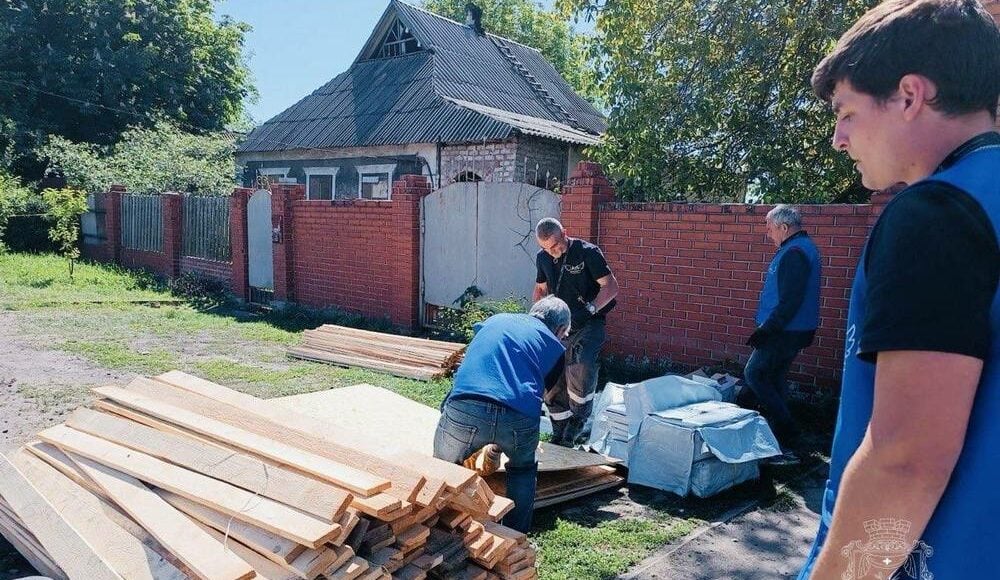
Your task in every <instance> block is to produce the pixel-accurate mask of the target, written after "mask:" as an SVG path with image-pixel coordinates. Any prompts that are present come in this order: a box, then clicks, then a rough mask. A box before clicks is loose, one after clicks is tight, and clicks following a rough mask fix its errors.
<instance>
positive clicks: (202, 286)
mask: <svg viewBox="0 0 1000 580" xmlns="http://www.w3.org/2000/svg"><path fill="white" fill-rule="evenodd" d="M167 286H168V287H169V288H170V293H171V294H173V295H174V296H177V297H178V298H183V299H185V300H187V301H188V302H191V303H192V304H193V305H194V306H195V307H196V308H199V309H208V308H212V307H214V306H218V305H219V304H225V303H226V302H228V301H229V298H230V294H229V285H228V284H227V283H225V282H223V281H221V280H217V279H215V278H209V277H207V276H202V275H200V274H196V273H194V272H185V273H183V274H181V275H180V276H178V277H176V278H174V279H172V280H170V282H168V284H167Z"/></svg>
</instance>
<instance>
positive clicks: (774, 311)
mask: <svg viewBox="0 0 1000 580" xmlns="http://www.w3.org/2000/svg"><path fill="white" fill-rule="evenodd" d="M766 223H767V237H768V238H770V239H771V241H772V242H774V245H775V246H777V248H778V251H777V252H776V253H775V254H774V258H773V259H772V260H771V264H770V265H769V266H768V268H767V276H766V277H765V278H764V288H763V290H761V293H760V302H759V304H758V306H757V318H756V322H757V328H756V330H754V332H753V334H752V335H750V339H749V340H748V341H747V344H749V345H750V346H752V347H753V349H754V350H753V353H751V354H750V359H749V360H748V361H747V366H746V369H745V370H744V375H743V376H744V378H745V379H746V382H747V385H748V386H749V387H750V392H751V393H752V395H749V394H748V395H744V396H743V397H741V400H740V403H742V404H744V406H748V405H749V404H750V403H751V401H752V400H753V399H756V401H755V402H756V403H759V405H760V406H761V407H762V412H763V415H764V417H765V418H766V419H767V422H768V424H770V426H771V429H772V430H773V431H774V435H775V437H777V438H778V443H780V444H781V449H782V451H783V452H784V454H783V455H782V456H781V457H779V458H777V459H774V460H772V461H771V463H781V464H786V465H787V464H793V463H798V458H797V457H796V456H795V454H794V452H793V451H792V449H793V448H795V447H796V446H797V445H798V442H799V441H798V439H799V426H798V423H797V422H796V421H795V418H794V417H792V414H791V412H790V411H789V409H788V400H787V382H786V380H785V377H786V375H787V374H788V369H790V368H791V366H792V361H794V360H795V357H796V356H797V355H798V354H799V351H800V350H802V349H803V348H805V347H807V346H809V345H810V344H812V340H813V336H814V335H815V334H816V327H817V326H818V325H819V286H820V273H821V272H820V270H821V268H820V260H819V250H817V249H816V244H814V243H813V241H812V238H810V237H809V234H807V233H806V232H805V230H803V229H802V216H801V215H799V212H798V210H796V209H795V208H794V207H791V206H788V205H778V206H775V208H774V209H772V210H771V211H769V212H768V213H767V219H766Z"/></svg>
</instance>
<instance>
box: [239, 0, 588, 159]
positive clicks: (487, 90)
mask: <svg viewBox="0 0 1000 580" xmlns="http://www.w3.org/2000/svg"><path fill="white" fill-rule="evenodd" d="M397 16H398V18H399V19H400V21H401V22H403V23H404V25H406V26H407V27H408V28H409V29H410V31H411V33H412V34H413V35H414V37H416V38H417V39H418V40H419V41H420V44H421V46H422V47H423V48H424V49H425V50H423V51H421V52H416V53H412V54H408V55H405V56H398V57H393V58H387V59H374V60H373V59H369V58H367V57H368V56H369V55H371V54H372V53H373V52H374V51H375V50H376V49H377V43H378V42H379V41H380V39H381V33H380V32H379V30H380V29H382V28H383V27H384V25H386V24H387V23H391V21H392V20H393V19H394V18H396V17H397ZM505 113H506V114H505ZM604 128H605V123H604V119H603V117H601V115H600V113H598V112H597V111H596V110H595V109H594V108H593V107H592V106H591V105H590V104H589V103H587V102H586V101H585V100H583V99H582V98H580V97H579V96H578V95H576V94H575V93H574V92H573V90H572V89H571V88H570V87H569V85H567V84H566V82H565V81H564V80H563V79H562V78H561V77H560V76H559V73H558V72H556V70H555V69H554V68H553V67H552V65H550V64H549V63H548V62H547V61H546V60H545V58H544V57H542V55H541V54H540V53H539V52H538V51H537V50H535V49H532V48H528V47H526V46H523V45H520V44H517V43H515V42H512V41H509V40H504V39H501V38H499V37H496V36H493V35H487V36H481V35H478V34H476V33H475V32H473V31H472V30H471V29H469V28H468V27H466V26H463V25H461V24H458V23H456V22H453V21H451V20H448V19H445V18H441V17H439V16H436V15H434V14H431V13H430V12H427V11H424V10H422V9H419V8H416V7H414V6H410V5H409V4H405V3H403V2H399V1H398V0H392V2H390V4H389V7H388V8H387V9H386V12H385V14H383V16H382V19H381V21H380V22H379V25H378V26H377V27H376V30H375V33H373V34H372V37H371V38H370V39H369V41H368V43H367V44H366V46H365V48H364V49H363V50H362V51H361V54H360V55H359V56H358V59H357V60H356V61H355V62H354V64H353V65H352V66H351V68H350V69H348V70H347V71H346V72H344V73H342V74H340V75H338V76H337V77H336V78H334V79H333V80H331V81H330V82H328V83H326V84H325V85H323V86H322V87H320V88H319V89H317V90H316V91H314V92H313V93H312V94H310V95H309V96H307V97H305V98H304V99H302V100H301V101H299V102H298V103H296V104H295V105H292V106H291V107H290V108H288V109H287V110H285V111H284V112H282V113H280V114H279V115H277V116H275V117H274V118H272V119H271V120H269V121H267V122H266V123H264V124H263V125H261V126H260V127H257V128H256V129H254V130H253V131H252V132H251V133H250V135H249V136H248V137H247V139H246V141H244V143H243V144H242V145H241V146H240V149H239V150H240V151H241V152H255V151H278V150H284V149H310V148H315V149H329V148H338V147H360V146H372V145H388V144H402V143H433V142H438V141H441V142H445V143H455V142H469V141H481V140H483V139H487V140H495V139H504V138H507V137H509V136H510V135H511V134H512V133H513V132H515V131H521V132H525V133H528V134H532V135H537V136H541V137H548V138H552V139H559V140H562V141H568V142H572V143H581V144H592V143H594V142H595V140H596V138H597V137H598V135H599V134H600V133H602V132H603V131H604Z"/></svg>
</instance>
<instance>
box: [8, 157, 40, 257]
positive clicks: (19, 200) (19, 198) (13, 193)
mask: <svg viewBox="0 0 1000 580" xmlns="http://www.w3.org/2000/svg"><path fill="white" fill-rule="evenodd" d="M31 197H32V195H31V190H30V189H29V188H27V187H25V186H24V185H22V184H21V180H20V179H18V178H17V177H14V176H13V175H10V174H8V173H5V172H3V171H2V170H0V254H2V253H4V252H5V251H6V250H7V247H6V246H5V245H4V241H3V239H4V233H5V232H6V230H7V222H8V221H9V220H10V217H11V216H13V215H16V214H18V213H20V212H22V211H24V208H25V207H27V206H28V203H29V200H30V199H31Z"/></svg>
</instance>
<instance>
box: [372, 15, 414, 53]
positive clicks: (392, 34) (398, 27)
mask: <svg viewBox="0 0 1000 580" xmlns="http://www.w3.org/2000/svg"><path fill="white" fill-rule="evenodd" d="M418 50H423V49H421V48H420V43H419V42H417V39H416V38H413V34H411V33H410V31H409V30H408V29H407V28H406V27H405V26H403V23H402V22H400V21H398V20H396V21H395V22H393V23H392V24H391V25H389V31H388V32H386V33H385V36H384V37H382V42H381V43H380V44H379V48H378V53H377V54H376V55H375V58H389V57H393V56H400V55H403V54H410V53H413V52H417V51H418Z"/></svg>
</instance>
